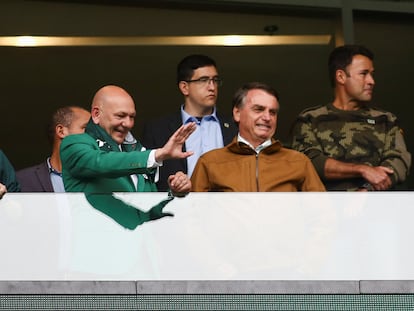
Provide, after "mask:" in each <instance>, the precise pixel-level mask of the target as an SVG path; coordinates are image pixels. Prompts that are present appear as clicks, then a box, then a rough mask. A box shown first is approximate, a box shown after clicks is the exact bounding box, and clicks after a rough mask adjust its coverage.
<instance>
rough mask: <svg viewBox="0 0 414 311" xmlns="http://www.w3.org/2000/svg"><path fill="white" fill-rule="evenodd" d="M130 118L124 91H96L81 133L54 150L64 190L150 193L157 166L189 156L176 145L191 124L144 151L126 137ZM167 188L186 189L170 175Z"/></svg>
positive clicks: (181, 178) (179, 176) (186, 183)
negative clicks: (58, 162)
mask: <svg viewBox="0 0 414 311" xmlns="http://www.w3.org/2000/svg"><path fill="white" fill-rule="evenodd" d="M135 115H136V111H135V104H134V101H133V99H132V97H131V96H130V95H129V94H128V93H127V92H126V91H125V90H124V89H122V88H120V87H118V86H114V85H108V86H104V87H103V88H101V89H100V90H98V92H97V93H96V94H95V97H94V98H93V101H92V108H91V120H89V123H88V125H87V126H86V130H85V133H84V134H77V135H69V136H67V137H65V139H64V140H63V142H62V145H61V148H60V152H61V158H62V173H63V181H64V185H65V190H66V191H69V192H88V193H112V192H134V191H137V192H148V191H156V187H155V184H154V181H155V178H156V173H157V168H158V167H159V166H161V165H162V162H163V161H164V160H166V159H182V158H186V157H188V156H190V155H192V152H191V151H186V152H183V151H182V145H183V143H184V142H185V140H186V139H187V138H188V136H190V134H191V133H192V132H193V131H194V129H195V124H194V123H190V124H188V125H184V126H181V127H180V128H179V129H178V130H177V131H176V132H175V133H174V134H173V135H172V136H171V138H170V139H169V141H168V142H167V143H166V144H165V145H164V146H163V147H162V148H158V149H154V150H145V148H144V147H143V146H142V145H141V144H140V143H139V142H138V141H137V140H136V139H135V138H134V137H133V136H132V134H131V132H130V131H131V129H132V127H133V126H134V119H135ZM169 185H170V189H171V191H172V192H173V193H177V194H181V193H186V192H189V191H190V190H191V182H190V180H189V178H188V177H187V176H186V175H185V174H184V173H182V172H177V173H175V174H174V175H171V176H170V178H169Z"/></svg>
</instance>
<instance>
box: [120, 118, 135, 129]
mask: <svg viewBox="0 0 414 311" xmlns="http://www.w3.org/2000/svg"><path fill="white" fill-rule="evenodd" d="M122 126H123V127H126V128H128V129H131V128H132V127H133V126H134V119H132V118H125V119H123V120H122Z"/></svg>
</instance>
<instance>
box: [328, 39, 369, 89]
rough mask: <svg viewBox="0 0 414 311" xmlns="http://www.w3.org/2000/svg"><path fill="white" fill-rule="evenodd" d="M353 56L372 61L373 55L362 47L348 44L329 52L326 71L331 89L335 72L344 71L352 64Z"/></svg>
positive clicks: (334, 80)
mask: <svg viewBox="0 0 414 311" xmlns="http://www.w3.org/2000/svg"><path fill="white" fill-rule="evenodd" d="M355 55H364V56H366V57H368V58H369V59H370V60H374V53H372V52H371V51H370V50H369V49H367V48H366V47H364V46H362V45H351V44H349V45H343V46H338V47H337V48H335V49H334V50H333V51H332V52H331V54H330V55H329V60H328V69H329V79H330V81H331V85H332V87H334V86H335V84H336V83H335V82H336V78H335V76H336V71H337V70H343V71H345V69H346V67H347V66H348V65H349V64H351V63H352V59H353V58H354V56H355Z"/></svg>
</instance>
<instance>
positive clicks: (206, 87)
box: [142, 55, 238, 191]
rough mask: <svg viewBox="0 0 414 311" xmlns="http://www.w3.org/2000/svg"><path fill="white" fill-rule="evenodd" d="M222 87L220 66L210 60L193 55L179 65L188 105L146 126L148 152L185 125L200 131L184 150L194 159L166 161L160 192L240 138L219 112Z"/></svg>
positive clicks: (161, 174)
mask: <svg viewBox="0 0 414 311" xmlns="http://www.w3.org/2000/svg"><path fill="white" fill-rule="evenodd" d="M221 83H222V80H221V79H220V77H219V75H218V72H217V66H216V63H215V61H214V60H213V59H211V58H210V57H208V56H205V55H189V56H187V57H185V58H184V59H183V60H181V62H180V63H179V64H178V66H177V84H178V88H179V89H180V91H181V93H182V94H183V96H184V104H183V105H182V106H181V109H180V110H179V111H177V112H176V113H174V114H172V115H168V116H165V117H162V118H160V119H157V120H153V121H151V122H149V123H147V124H145V125H144V130H143V135H142V142H143V145H144V146H145V147H146V148H148V149H152V148H159V147H162V146H163V145H165V143H166V142H167V141H168V138H169V137H170V136H171V135H172V134H173V133H174V132H175V131H176V130H177V128H179V127H180V126H181V125H182V124H186V123H189V122H195V123H196V124H197V129H196V130H195V132H194V133H193V134H191V136H190V137H189V138H188V139H187V141H186V142H185V144H184V146H183V150H191V151H193V152H194V155H192V156H190V157H188V158H187V159H181V160H167V161H164V164H163V166H162V167H160V178H159V182H158V184H157V187H158V190H159V191H168V183H167V178H168V176H169V175H171V174H174V173H175V172H177V171H183V172H184V173H187V175H188V176H189V177H191V174H192V172H193V169H194V167H195V164H196V163H197V160H198V158H199V157H200V156H201V155H202V154H204V153H205V152H207V151H210V150H212V149H216V148H221V147H223V146H225V145H227V144H229V143H230V142H231V140H232V139H233V138H234V137H235V136H236V135H237V132H238V130H237V126H236V125H235V123H234V121H233V119H232V118H231V117H226V116H223V115H221V114H219V113H218V112H217V111H216V101H217V96H218V88H219V86H220V85H221Z"/></svg>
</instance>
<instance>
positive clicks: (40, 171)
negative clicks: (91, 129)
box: [16, 106, 91, 192]
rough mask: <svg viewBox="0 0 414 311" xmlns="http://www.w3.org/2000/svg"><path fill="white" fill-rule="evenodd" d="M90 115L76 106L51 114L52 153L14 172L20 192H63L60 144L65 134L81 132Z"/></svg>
mask: <svg viewBox="0 0 414 311" xmlns="http://www.w3.org/2000/svg"><path fill="white" fill-rule="evenodd" d="M90 116H91V114H90V113H89V111H87V110H85V109H83V108H80V107H76V106H70V107H62V108H59V109H58V110H57V111H56V112H55V113H54V114H53V116H52V120H51V123H50V125H49V127H48V138H49V140H50V143H51V144H52V154H51V156H50V157H48V158H47V159H46V161H44V162H42V163H40V164H38V165H35V166H31V167H28V168H24V169H22V170H19V171H17V172H16V177H17V180H18V182H19V183H20V188H21V191H22V192H65V188H64V186H63V180H62V162H61V160H60V154H59V149H60V144H61V142H62V139H63V138H64V137H66V136H67V135H70V134H79V133H83V132H84V131H85V127H86V124H87V123H88V121H89V118H90Z"/></svg>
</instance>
